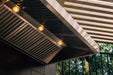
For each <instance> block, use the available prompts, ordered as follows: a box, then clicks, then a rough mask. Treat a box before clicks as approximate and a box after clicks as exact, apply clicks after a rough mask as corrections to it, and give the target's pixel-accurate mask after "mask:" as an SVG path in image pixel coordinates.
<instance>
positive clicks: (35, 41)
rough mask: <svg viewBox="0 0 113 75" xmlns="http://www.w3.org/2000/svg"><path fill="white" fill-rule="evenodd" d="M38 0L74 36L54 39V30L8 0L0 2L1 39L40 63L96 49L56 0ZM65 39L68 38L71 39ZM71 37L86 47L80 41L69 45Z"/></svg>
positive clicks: (91, 52)
mask: <svg viewBox="0 0 113 75" xmlns="http://www.w3.org/2000/svg"><path fill="white" fill-rule="evenodd" d="M6 1H7V0H6ZM41 1H42V3H44V5H45V6H47V7H48V8H49V9H50V10H51V11H52V12H53V13H54V14H55V15H56V16H58V17H59V18H60V20H61V21H63V23H64V24H66V25H65V26H66V27H68V28H69V29H70V31H72V32H73V33H74V35H75V36H76V37H77V38H75V39H74V38H71V37H68V38H66V40H63V41H62V40H61V39H58V38H59V37H58V36H57V34H54V33H53V32H50V31H49V30H47V29H46V28H45V27H44V26H43V25H41V24H40V23H39V22H38V21H36V20H35V19H33V18H32V17H30V16H29V15H28V14H27V13H25V12H24V11H23V10H22V9H21V8H20V7H19V6H17V5H16V4H14V3H13V2H11V1H8V2H4V1H3V3H2V2H1V3H0V39H1V41H4V42H5V43H8V44H9V45H11V46H12V47H15V48H17V49H18V50H19V51H21V52H22V53H25V54H26V55H28V56H30V57H32V58H34V59H35V60H37V61H38V62H41V63H44V64H48V63H54V62H58V61H62V60H67V59H71V58H75V57H76V58H80V57H84V56H88V55H91V54H96V53H99V47H98V45H97V44H96V42H95V41H94V40H93V39H92V38H91V37H90V36H89V35H88V34H87V33H86V32H85V31H84V30H83V29H82V28H81V27H80V26H79V25H78V24H77V23H76V22H75V21H73V19H72V18H71V16H69V15H68V13H67V12H66V11H65V10H64V9H63V8H62V7H61V6H60V4H58V2H57V1H56V0H54V1H53V0H41ZM61 10H62V11H61ZM72 25H73V26H72ZM62 36H63V34H62ZM64 36H65V35H64ZM57 37H58V38H57ZM64 38H65V37H64ZM67 39H70V41H71V42H69V40H67ZM72 40H74V41H77V42H75V43H76V44H77V43H78V42H79V43H81V42H82V44H84V45H85V47H87V49H85V48H82V45H80V46H75V45H72ZM63 42H64V43H65V44H64V43H63ZM79 43H78V44H79ZM69 44H70V45H69Z"/></svg>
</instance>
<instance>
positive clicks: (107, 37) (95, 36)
mask: <svg viewBox="0 0 113 75" xmlns="http://www.w3.org/2000/svg"><path fill="white" fill-rule="evenodd" d="M90 36H91V37H92V38H99V39H105V40H106V39H107V40H113V37H110V36H103V35H95V34H91V35H90Z"/></svg>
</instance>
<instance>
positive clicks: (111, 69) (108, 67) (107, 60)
mask: <svg viewBox="0 0 113 75" xmlns="http://www.w3.org/2000/svg"><path fill="white" fill-rule="evenodd" d="M98 45H99V47H100V52H103V53H111V54H109V55H108V54H97V55H93V56H89V57H88V58H89V59H90V65H89V68H90V74H91V75H96V73H97V74H98V75H102V73H103V74H104V75H109V74H108V73H111V75H113V54H112V53H113V44H106V43H98ZM85 59H86V60H87V61H88V62H89V60H88V59H87V58H81V59H76V60H70V61H66V62H63V63H57V65H56V66H57V75H62V72H63V74H64V75H69V73H70V75H90V74H89V71H86V69H87V67H86V66H85ZM82 60H83V61H82ZM69 64H70V65H69ZM62 66H63V70H62Z"/></svg>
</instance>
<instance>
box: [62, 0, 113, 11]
mask: <svg viewBox="0 0 113 75" xmlns="http://www.w3.org/2000/svg"><path fill="white" fill-rule="evenodd" d="M64 5H65V6H64V7H72V8H74V7H82V8H87V9H94V10H97V11H100V10H101V11H106V12H111V13H113V10H112V9H110V8H104V7H99V6H91V5H86V4H79V3H76V2H65V3H64Z"/></svg>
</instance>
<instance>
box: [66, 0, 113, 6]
mask: <svg viewBox="0 0 113 75" xmlns="http://www.w3.org/2000/svg"><path fill="white" fill-rule="evenodd" d="M66 1H68V2H77V1H80V2H87V3H91V4H98V5H104V6H110V7H113V3H111V2H103V1H96V0H66Z"/></svg>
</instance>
